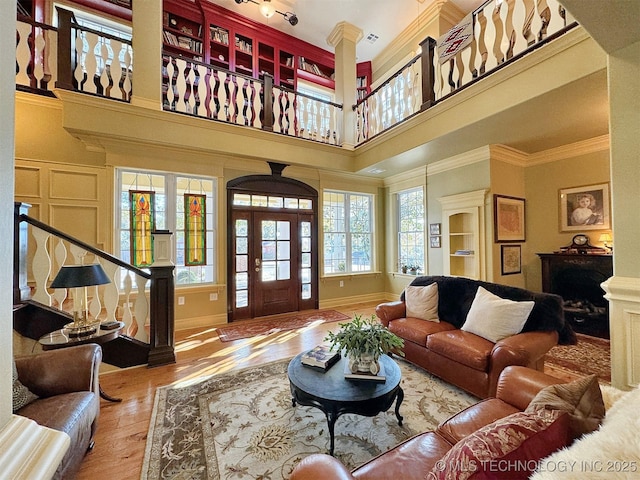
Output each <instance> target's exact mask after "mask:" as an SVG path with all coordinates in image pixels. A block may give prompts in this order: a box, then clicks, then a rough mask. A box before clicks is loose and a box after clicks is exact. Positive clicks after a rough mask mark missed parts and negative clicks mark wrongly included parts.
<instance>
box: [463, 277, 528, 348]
mask: <svg viewBox="0 0 640 480" xmlns="http://www.w3.org/2000/svg"><path fill="white" fill-rule="evenodd" d="M533 304H534V302H533V301H527V302H514V301H513V300H507V299H505V298H500V297H498V296H497V295H494V294H493V293H491V292H488V291H487V290H485V289H484V288H482V287H478V291H477V292H476V296H475V298H474V299H473V303H472V304H471V308H470V309H469V313H468V314H467V319H466V321H465V322H464V325H462V327H461V328H460V329H461V330H464V331H465V332H469V333H474V334H476V335H478V336H480V337H482V338H486V339H487V340H489V341H491V342H494V343H495V342H497V341H499V340H502V339H503V338H507V337H510V336H511V335H515V334H516V333H520V331H521V330H522V327H524V324H525V322H526V321H527V318H529V314H530V313H531V310H533Z"/></svg>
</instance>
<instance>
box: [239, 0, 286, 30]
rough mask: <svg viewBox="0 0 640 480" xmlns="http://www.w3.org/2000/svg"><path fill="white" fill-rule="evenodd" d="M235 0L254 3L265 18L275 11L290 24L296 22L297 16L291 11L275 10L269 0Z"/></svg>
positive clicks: (272, 14) (271, 15)
mask: <svg viewBox="0 0 640 480" xmlns="http://www.w3.org/2000/svg"><path fill="white" fill-rule="evenodd" d="M235 2H236V3H237V4H238V5H240V4H241V3H255V4H256V5H258V6H259V8H260V13H262V15H264V16H265V17H266V18H271V17H273V16H274V15H275V14H276V13H279V14H280V15H282V16H283V17H284V19H285V20H286V21H287V22H289V23H290V24H291V25H292V26H296V25H297V24H298V16H297V15H296V14H295V13H293V12H281V11H279V10H276V7H274V6H273V4H272V3H271V0H261V1H259V2H257V1H256V0H235Z"/></svg>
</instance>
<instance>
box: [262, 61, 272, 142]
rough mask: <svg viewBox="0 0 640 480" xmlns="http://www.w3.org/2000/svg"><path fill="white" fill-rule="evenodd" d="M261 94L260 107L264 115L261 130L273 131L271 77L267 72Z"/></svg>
mask: <svg viewBox="0 0 640 480" xmlns="http://www.w3.org/2000/svg"><path fill="white" fill-rule="evenodd" d="M263 89H264V90H263V95H262V108H263V110H262V111H263V112H264V117H263V119H262V130H265V131H267V132H273V77H272V76H271V75H269V74H268V73H265V74H264V84H263Z"/></svg>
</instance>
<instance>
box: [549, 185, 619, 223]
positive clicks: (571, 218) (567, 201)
mask: <svg viewBox="0 0 640 480" xmlns="http://www.w3.org/2000/svg"><path fill="white" fill-rule="evenodd" d="M559 204H560V231H561V232H575V231H584V230H608V229H609V228H611V227H610V224H611V220H610V217H611V211H610V207H609V184H608V183H600V184H596V185H585V186H583V187H572V188H561V189H560V198H559Z"/></svg>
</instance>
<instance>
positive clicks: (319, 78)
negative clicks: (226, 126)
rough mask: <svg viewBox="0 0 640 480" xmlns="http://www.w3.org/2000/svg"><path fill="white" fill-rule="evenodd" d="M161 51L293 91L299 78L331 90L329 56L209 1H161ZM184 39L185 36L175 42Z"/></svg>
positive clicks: (330, 57) (331, 59) (333, 85)
mask: <svg viewBox="0 0 640 480" xmlns="http://www.w3.org/2000/svg"><path fill="white" fill-rule="evenodd" d="M164 16H165V25H164V28H163V32H164V47H165V50H166V52H167V53H170V54H179V55H183V56H188V57H191V58H194V59H198V60H201V61H202V62H204V63H208V64H210V65H212V66H215V67H217V68H222V69H225V70H229V71H232V72H237V73H242V74H244V75H249V76H251V77H254V78H262V77H263V76H264V75H265V74H269V75H271V76H273V78H274V84H275V85H278V86H282V87H287V88H290V89H296V87H297V83H298V80H300V79H304V80H305V81H309V82H313V83H317V84H320V85H323V86H325V87H328V88H335V83H334V80H333V76H334V68H335V67H334V56H333V53H331V52H329V51H326V50H323V49H321V48H318V47H316V46H313V45H310V44H308V43H306V42H304V41H302V40H300V39H298V38H295V37H293V36H291V35H288V34H285V33H283V32H280V31H278V30H275V29H273V28H271V27H269V26H265V25H264V24H261V23H257V22H254V21H252V20H250V19H248V18H246V17H243V16H241V15H239V14H238V13H235V12H232V11H230V10H227V9H225V8H223V7H221V6H219V5H215V4H213V3H211V2H201V3H198V4H196V3H194V2H192V1H189V0H164ZM180 37H184V38H182V39H181V38H180Z"/></svg>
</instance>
